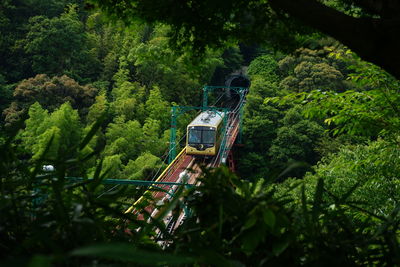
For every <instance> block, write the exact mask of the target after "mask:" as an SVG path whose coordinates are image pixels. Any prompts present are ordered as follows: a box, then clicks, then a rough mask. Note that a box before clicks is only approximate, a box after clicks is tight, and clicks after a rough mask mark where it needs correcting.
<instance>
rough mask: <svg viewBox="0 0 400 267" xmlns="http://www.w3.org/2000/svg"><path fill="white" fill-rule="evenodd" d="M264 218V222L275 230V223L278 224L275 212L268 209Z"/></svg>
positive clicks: (264, 213)
mask: <svg viewBox="0 0 400 267" xmlns="http://www.w3.org/2000/svg"><path fill="white" fill-rule="evenodd" d="M263 218H264V222H265V223H266V224H267V225H268V226H269V227H271V229H272V228H274V226H275V222H276V217H275V214H274V212H273V211H272V210H271V209H266V210H264V211H263Z"/></svg>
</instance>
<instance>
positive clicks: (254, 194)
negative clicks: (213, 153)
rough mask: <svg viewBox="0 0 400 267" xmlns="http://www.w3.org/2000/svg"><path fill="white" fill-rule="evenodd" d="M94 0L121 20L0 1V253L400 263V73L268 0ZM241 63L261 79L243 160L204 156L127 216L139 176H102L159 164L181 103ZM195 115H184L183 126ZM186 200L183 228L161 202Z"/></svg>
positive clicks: (18, 258)
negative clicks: (169, 194)
mask: <svg viewBox="0 0 400 267" xmlns="http://www.w3.org/2000/svg"><path fill="white" fill-rule="evenodd" d="M96 2H97V3H100V4H101V5H102V6H103V7H105V8H106V9H107V8H110V9H109V10H106V11H107V12H106V13H107V14H108V15H110V14H111V15H112V16H114V17H113V18H114V19H115V20H114V21H113V22H110V21H109V20H108V19H109V17H106V16H105V15H104V13H102V11H98V10H95V9H94V8H93V6H92V5H91V4H83V3H82V2H81V1H64V0H51V1H38V0H18V1H5V2H4V5H3V4H2V5H3V6H2V8H1V9H0V33H1V36H2V38H1V39H0V56H1V58H2V59H3V58H4V60H2V61H1V62H0V110H1V113H2V117H1V119H0V121H1V127H0V150H1V153H0V190H1V191H0V203H1V204H0V214H1V216H0V257H1V260H0V265H3V264H6V265H10V266H15V265H29V266H51V265H68V266H69V265H74V266H75V265H129V264H131V265H133V266H136V265H151V266H154V265H160V266H169V265H194V266H199V265H200V266H242V265H245V266H264V265H272V266H284V265H287V266H320V265H334V266H338V265H346V266H349V265H351V266H354V265H356V266H357V265H367V266H376V265H379V266H381V265H382V266H393V265H396V264H398V263H399V261H400V246H399V243H398V240H399V233H400V232H399V223H400V214H399V211H400V205H399V201H400V195H399V193H398V191H399V178H400V176H399V173H400V154H399V151H400V150H399V145H400V139H399V134H400V133H399V129H400V128H399V127H400V108H399V105H398V103H399V102H400V99H399V95H400V94H399V81H398V80H396V79H395V78H394V77H392V76H391V75H389V74H388V73H386V72H384V71H383V70H382V69H380V68H379V67H377V66H375V65H372V64H371V63H367V62H365V61H362V60H361V59H360V58H359V57H358V56H357V55H355V54H354V53H353V52H352V51H350V50H348V48H346V47H344V46H343V45H342V44H339V43H338V42H337V41H335V40H333V39H331V38H328V37H325V36H323V35H322V34H320V33H312V31H311V30H310V29H309V28H305V27H304V26H302V25H299V24H298V23H297V22H296V21H294V20H292V19H291V18H290V19H288V18H286V17H285V16H283V17H281V14H279V13H276V12H273V11H272V9H270V6H269V3H265V2H262V1H222V2H218V1H217V2H216V1H203V2H199V1H191V2H190V3H191V4H190V5H188V6H187V7H186V6H176V5H175V6H174V7H175V9H174V10H171V12H172V13H173V14H168V13H165V12H163V9H164V8H168V7H169V8H170V1H165V2H163V3H157V5H160V6H159V8H157V9H154V8H151V9H150V8H148V7H153V6H154V5H155V4H154V2H153V1H136V2H137V3H140V5H138V6H135V5H133V4H132V3H134V2H135V1H120V5H112V4H113V1H96ZM269 2H270V3H271V4H273V2H274V1H272V0H271V1H269ZM283 2H284V1H283ZM324 2H325V4H326V5H329V6H332V7H335V8H336V9H337V10H340V12H343V13H346V14H350V15H352V16H366V15H370V14H375V13H374V12H371V13H369V11H368V9H365V8H362V9H357V8H356V7H355V6H354V5H351V3H352V2H353V1H324ZM125 4H126V5H127V6H125ZM131 4H132V5H131ZM197 5H198V6H197ZM361 6H363V5H361ZM140 7H142V8H143V9H140ZM188 9H189V10H190V11H191V12H183V10H185V11H187V10H188ZM204 9H207V12H205V13H202V16H197V15H198V12H200V11H201V10H204ZM208 12H212V13H215V14H219V15H220V17H218V19H208V17H207V16H206V15H207V14H208ZM176 14H180V17H179V16H176ZM243 14H245V15H243ZM257 14H259V15H260V14H263V15H262V16H261V15H260V16H257ZM115 15H118V16H120V17H119V19H122V20H123V21H119V20H118V18H117V17H116V16H115ZM133 15H135V17H131V16H133ZM227 15H230V19H229V20H226V19H225V17H226V16H227ZM375 15H376V14H375ZM266 17H267V18H269V20H268V23H265V21H264V20H265V18H266ZM210 18H214V16H211V17H210ZM136 19H142V20H146V21H147V23H143V22H142V21H138V20H136ZM204 20H205V21H206V22H207V23H205V24H202V25H199V23H200V22H204ZM124 21H125V22H129V25H126V24H124V23H123V22H124ZM160 21H161V22H168V23H170V24H172V25H166V24H162V23H160ZM188 21H189V22H188ZM261 22H264V23H261ZM193 25H195V26H196V25H197V26H196V27H191V26H193ZM266 25H267V26H268V27H265V26H266ZM221 29H222V30H221ZM294 30H295V32H296V34H295V35H289V34H288V33H289V32H293V31H294ZM255 32H257V34H256V35H257V36H256V37H254V35H255V34H254V33H255ZM238 36H239V37H240V38H239V39H240V40H252V41H254V40H256V41H260V42H261V41H262V44H263V45H261V46H254V47H250V46H249V47H246V46H244V45H243V44H240V45H235V42H234V41H233V40H234V39H232V38H231V37H238ZM253 37H254V38H253ZM171 42H172V43H175V45H176V44H178V45H179V46H181V47H182V46H183V47H186V48H188V47H189V48H190V47H191V48H193V50H190V49H189V50H184V51H182V50H180V51H179V50H176V47H171ZM209 43H210V44H218V45H219V46H221V45H222V44H224V45H226V44H229V45H230V46H229V47H224V48H219V49H216V48H215V47H214V48H213V49H212V48H210V47H212V46H208V45H207V44H209ZM188 45H189V46H188ZM277 47H279V49H276V48H277ZM198 48H200V49H198ZM274 48H275V49H274ZM249 51H251V53H250V52H249ZM193 52H195V53H193ZM196 52H197V53H198V52H201V56H199V57H195V58H193V55H196ZM197 55H199V54H197ZM247 65H248V66H247ZM235 70H240V71H247V75H248V77H249V78H250V80H251V86H250V88H249V93H248V95H247V96H246V106H245V110H244V118H243V144H244V146H243V147H238V148H237V149H235V150H234V153H235V156H236V160H237V163H238V164H237V166H238V168H237V173H236V174H233V173H231V172H230V171H228V170H227V169H226V168H219V169H215V170H207V169H205V168H204V170H203V175H202V177H201V178H200V179H201V181H202V183H201V185H200V186H198V187H195V188H191V189H185V188H180V189H179V190H178V192H177V197H175V198H174V199H173V200H171V201H170V202H169V203H158V202H156V201H154V200H152V199H151V198H149V197H148V195H147V194H146V195H145V196H144V201H143V202H140V203H139V204H137V206H136V209H138V210H143V209H144V207H146V205H149V203H153V205H156V206H158V208H159V210H160V211H161V215H160V216H158V217H156V218H150V215H149V214H147V213H146V211H144V218H145V220H138V218H137V217H136V216H135V215H134V214H131V213H128V214H125V213H123V212H124V211H125V210H126V209H127V208H128V207H130V206H131V205H132V203H134V202H135V200H137V199H138V198H139V197H140V196H141V195H143V191H144V188H140V187H138V188H135V187H130V186H121V185H105V184H102V180H103V179H105V178H119V179H131V180H151V179H154V178H155V177H156V176H157V174H159V173H160V172H161V171H162V170H163V169H164V168H165V166H166V164H165V162H166V159H167V158H168V150H167V148H168V142H169V135H170V132H169V127H170V125H169V123H170V108H171V106H172V105H188V106H199V105H200V101H201V90H200V89H201V87H202V86H204V85H207V84H209V85H217V84H223V83H224V81H225V78H226V76H227V75H229V74H230V73H232V72H233V71H235ZM212 83H215V84H212ZM218 97H219V95H218V94H216V95H210V100H216V99H218ZM210 102H212V101H210ZM193 116H194V114H193V113H187V114H184V115H182V116H180V118H179V121H178V129H177V130H178V132H177V135H178V140H179V139H180V138H182V136H183V134H184V132H185V127H186V125H187V123H188V122H190V120H191V119H192V118H193ZM178 140H177V141H178ZM178 143H179V142H178ZM44 165H52V166H53V167H54V171H49V169H46V168H43V167H44ZM50 169H51V168H50ZM77 177H78V178H77ZM239 177H240V178H239ZM188 207H189V210H190V214H186V215H188V216H187V218H186V220H185V221H184V222H183V224H182V225H181V226H180V227H179V228H178V230H177V231H176V232H175V233H173V234H172V235H171V234H170V233H169V232H168V230H167V225H164V222H163V221H162V215H166V214H167V213H168V212H170V211H172V216H177V215H178V214H179V212H180V211H182V210H185V211H187V208H188ZM189 215H190V216H189Z"/></svg>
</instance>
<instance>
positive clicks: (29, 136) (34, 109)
mask: <svg viewBox="0 0 400 267" xmlns="http://www.w3.org/2000/svg"><path fill="white" fill-rule="evenodd" d="M25 124H26V129H25V130H24V131H23V133H22V137H21V139H22V141H23V144H24V146H25V149H26V150H27V151H30V152H31V153H32V155H33V157H32V158H33V159H34V160H37V159H39V158H40V157H42V156H43V153H44V152H45V151H46V147H47V145H48V144H49V143H50V141H51V140H52V141H51V145H50V147H49V151H47V152H46V155H45V156H46V157H45V158H47V159H55V158H62V157H74V156H76V152H77V151H71V149H72V148H74V147H77V145H78V144H79V142H80V140H81V138H82V126H81V123H80V119H79V115H78V111H77V110H73V109H72V107H71V105H70V104H69V103H68V102H67V103H65V104H63V105H61V106H60V108H59V109H57V110H55V111H54V112H53V113H51V114H48V112H47V111H46V110H44V109H43V108H42V107H41V106H40V104H39V103H35V104H33V105H32V106H31V107H30V109H29V119H27V120H26V122H25Z"/></svg>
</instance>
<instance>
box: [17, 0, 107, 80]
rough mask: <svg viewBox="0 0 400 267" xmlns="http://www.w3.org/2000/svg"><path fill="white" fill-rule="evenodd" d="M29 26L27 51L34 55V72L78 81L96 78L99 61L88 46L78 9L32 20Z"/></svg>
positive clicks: (73, 7) (73, 8)
mask: <svg viewBox="0 0 400 267" xmlns="http://www.w3.org/2000/svg"><path fill="white" fill-rule="evenodd" d="M28 27H29V32H28V33H27V35H26V39H25V40H24V42H25V46H24V49H25V51H26V53H27V54H28V55H31V56H32V61H33V62H32V69H33V71H34V73H46V74H48V75H63V74H67V75H69V76H71V77H73V78H74V79H77V80H79V81H84V80H88V78H89V80H90V78H92V80H94V79H95V78H97V76H98V75H99V72H100V62H99V61H98V60H97V57H96V56H97V55H96V54H94V53H93V51H92V50H91V47H90V46H89V39H88V36H87V34H86V32H85V31H84V25H83V23H82V22H81V21H80V20H79V18H78V14H77V12H76V6H70V7H69V9H68V11H67V12H66V13H64V14H62V15H61V16H60V17H55V18H51V19H49V18H47V17H44V16H36V17H32V18H31V19H30V24H29V26H28Z"/></svg>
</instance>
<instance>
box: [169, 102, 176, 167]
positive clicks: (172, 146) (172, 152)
mask: <svg viewBox="0 0 400 267" xmlns="http://www.w3.org/2000/svg"><path fill="white" fill-rule="evenodd" d="M176 109H177V106H173V107H172V108H171V130H170V131H171V132H170V135H169V156H168V163H171V162H172V161H173V160H174V159H175V157H176V118H177V114H176Z"/></svg>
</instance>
